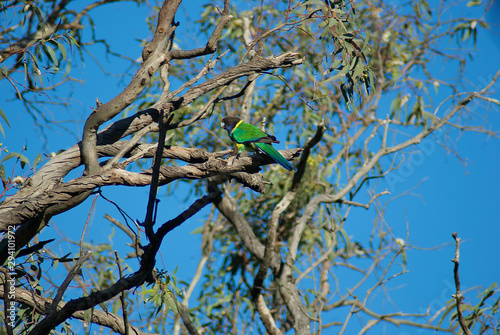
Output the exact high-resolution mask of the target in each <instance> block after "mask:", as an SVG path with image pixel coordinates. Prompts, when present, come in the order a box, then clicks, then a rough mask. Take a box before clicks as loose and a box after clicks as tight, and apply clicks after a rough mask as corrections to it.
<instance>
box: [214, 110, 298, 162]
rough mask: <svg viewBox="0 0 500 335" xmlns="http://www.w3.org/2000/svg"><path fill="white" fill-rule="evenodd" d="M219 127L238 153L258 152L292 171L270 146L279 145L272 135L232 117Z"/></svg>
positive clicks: (223, 121)
mask: <svg viewBox="0 0 500 335" xmlns="http://www.w3.org/2000/svg"><path fill="white" fill-rule="evenodd" d="M220 126H221V127H222V128H224V129H226V130H227V132H228V134H229V137H230V138H231V140H232V141H233V142H234V143H236V146H237V147H238V151H239V152H242V151H251V152H256V151H257V152H259V151H260V152H262V153H263V154H265V155H266V156H268V157H269V158H271V159H272V160H273V161H275V162H276V163H278V164H279V165H281V166H282V167H284V168H285V169H287V170H288V171H292V170H293V166H292V164H290V163H289V162H288V161H287V160H286V158H285V157H283V156H281V154H280V153H279V152H278V151H277V150H276V149H274V148H273V146H272V145H271V143H280V142H279V141H278V140H276V137H274V136H273V135H269V134H266V133H265V132H263V131H262V130H260V129H259V128H257V127H255V126H252V125H251V124H249V123H246V122H244V121H242V120H241V119H239V118H237V117H234V116H228V117H225V118H223V119H222V122H221V125H220Z"/></svg>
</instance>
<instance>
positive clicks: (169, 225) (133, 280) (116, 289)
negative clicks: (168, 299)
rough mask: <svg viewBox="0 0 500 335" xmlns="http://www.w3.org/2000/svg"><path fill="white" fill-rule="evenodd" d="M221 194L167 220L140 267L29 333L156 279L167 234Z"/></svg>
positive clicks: (46, 331)
mask: <svg viewBox="0 0 500 335" xmlns="http://www.w3.org/2000/svg"><path fill="white" fill-rule="evenodd" d="M219 197H220V193H217V192H216V193H210V194H208V195H206V196H204V197H203V198H201V199H198V200H197V201H195V202H194V203H193V204H192V205H191V206H190V207H189V208H188V209H187V210H185V211H184V212H182V213H181V214H179V215H178V216H177V217H176V218H174V219H172V220H169V221H167V222H165V223H164V224H163V225H162V226H161V227H160V228H159V229H158V231H157V232H156V233H155V235H154V238H152V239H151V240H150V244H148V245H147V246H146V247H145V251H144V256H143V257H142V259H141V266H140V268H139V270H137V271H136V272H134V273H133V274H132V275H130V276H127V277H123V278H120V279H119V280H118V281H117V282H115V283H114V284H112V285H111V286H110V287H108V288H107V289H104V290H101V291H96V292H92V293H91V294H89V295H88V296H85V297H81V298H77V299H73V300H71V301H69V302H68V303H66V304H65V305H64V307H63V308H61V309H58V310H57V313H51V314H49V315H48V316H47V317H46V318H45V319H43V320H42V321H41V322H40V323H38V324H37V325H36V326H35V327H34V328H33V329H32V330H31V332H30V333H29V334H30V335H38V334H44V335H45V334H49V333H50V331H51V330H52V329H54V328H55V327H57V326H58V325H59V324H61V323H62V322H64V321H65V320H67V319H68V318H70V317H71V316H72V315H73V313H75V312H77V311H84V310H88V309H90V308H93V307H95V306H96V305H98V304H100V303H103V302H105V301H108V300H110V299H112V298H114V297H116V296H117V295H119V294H120V293H121V292H124V291H126V290H129V289H131V288H134V287H137V286H139V285H142V284H143V283H144V282H145V281H147V280H150V279H152V278H151V276H152V270H153V268H154V265H155V263H156V261H155V258H156V254H157V253H158V250H159V249H160V245H161V243H162V241H163V238H164V237H165V235H166V234H168V233H169V232H170V231H172V230H173V229H174V228H176V227H178V226H179V225H181V224H182V223H184V222H185V221H186V220H187V219H189V218H190V217H192V216H193V215H194V214H196V213H197V212H199V211H200V210H201V209H202V208H203V207H205V206H206V205H208V204H210V203H211V202H213V201H214V200H215V199H217V198H219Z"/></svg>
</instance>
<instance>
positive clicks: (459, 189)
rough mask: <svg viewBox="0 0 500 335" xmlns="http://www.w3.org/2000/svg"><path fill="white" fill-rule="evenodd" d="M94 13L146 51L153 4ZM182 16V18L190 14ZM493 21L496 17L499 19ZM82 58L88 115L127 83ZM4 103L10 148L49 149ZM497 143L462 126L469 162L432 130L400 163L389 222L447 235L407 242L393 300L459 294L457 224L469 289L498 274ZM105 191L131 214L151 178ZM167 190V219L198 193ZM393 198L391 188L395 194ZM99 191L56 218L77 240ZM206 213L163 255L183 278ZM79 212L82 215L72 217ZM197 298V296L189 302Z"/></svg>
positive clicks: (96, 228)
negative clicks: (415, 153)
mask: <svg viewBox="0 0 500 335" xmlns="http://www.w3.org/2000/svg"><path fill="white" fill-rule="evenodd" d="M195 4H196V2H195V1H186V2H184V5H183V7H184V9H185V11H186V12H188V13H190V15H196V5H195ZM495 6H496V8H495V9H494V10H493V12H492V13H491V14H489V16H488V21H489V23H490V25H493V27H494V29H493V31H492V32H484V31H481V32H480V34H479V38H478V44H477V53H476V54H475V58H474V60H473V61H470V62H469V67H468V71H467V75H468V78H469V81H470V84H471V88H470V89H472V87H473V85H474V86H476V87H481V85H482V84H483V83H484V82H485V81H487V80H489V79H490V78H491V77H492V75H493V74H494V73H495V72H496V71H497V70H498V69H500V62H498V60H499V59H500V45H499V43H500V37H499V35H498V31H499V29H498V28H497V27H498V24H499V23H500V22H499V17H500V15H499V14H500V11H499V10H498V7H499V6H498V5H495ZM110 7H113V13H114V14H113V15H112V16H110V15H109V14H108V12H107V10H109V8H110ZM467 10H469V9H467ZM96 14H97V15H93V17H94V20H95V23H96V27H97V37H98V38H106V39H108V41H109V43H110V45H111V47H112V49H113V50H114V51H116V52H118V53H124V54H125V55H126V56H128V57H131V58H134V59H135V58H139V57H140V53H141V50H142V48H141V47H140V46H139V45H138V43H137V42H136V41H135V39H140V38H144V37H146V36H148V34H149V32H148V31H147V29H146V27H145V23H144V18H145V17H146V15H147V14H148V11H147V10H145V9H140V10H138V9H137V7H136V6H135V5H132V4H127V3H120V4H111V5H108V6H106V7H104V8H103V9H102V10H98V11H97V13H96ZM179 20H180V21H181V23H182V19H181V18H179ZM495 20H496V21H495ZM124 23H126V24H124ZM495 24H496V25H497V26H494V25H495ZM117 26H119V27H120V29H119V30H116V27H117ZM181 27H182V25H181ZM178 36H179V35H178ZM95 52H96V56H97V57H99V56H101V55H103V48H100V47H98V48H96V51H95ZM103 65H104V66H105V67H106V68H107V69H108V70H109V71H110V72H111V73H120V72H122V71H124V70H125V65H124V63H123V62H120V61H117V60H113V63H111V64H110V63H106V62H104V63H103ZM78 67H79V68H78V71H81V73H82V74H84V78H85V84H84V85H83V86H78V85H77V86H76V90H75V93H74V95H73V97H72V99H73V100H74V101H75V102H76V101H78V102H79V103H78V104H75V105H74V106H75V109H74V115H76V117H77V118H78V119H79V120H81V121H83V120H84V119H85V117H86V116H87V115H88V114H89V113H90V111H91V107H93V106H94V105H95V99H96V97H98V98H99V99H100V101H103V102H105V101H108V100H109V99H110V98H112V97H114V96H115V95H116V94H117V93H118V92H119V91H120V90H121V89H122V88H123V82H118V81H117V79H116V78H115V77H113V76H109V75H105V74H103V73H102V71H101V70H100V69H99V67H98V66H97V65H96V64H95V63H94V62H93V61H92V60H88V61H87V63H86V64H85V65H79V66H78ZM452 76H453V74H450V77H452ZM6 85H7V84H6V83H5V82H4V83H3V86H0V90H1V91H3V90H5V89H6ZM495 90H496V91H497V92H498V91H500V85H499V84H497V85H496V86H495ZM496 98H499V96H498V95H497V96H496ZM48 108H49V109H50V112H52V113H54V115H55V116H56V117H59V116H62V115H64V114H65V113H66V112H65V111H63V110H52V109H51V108H52V107H50V106H49V107H48ZM2 109H3V110H4V112H5V113H6V114H7V116H8V118H9V121H10V123H11V128H6V129H5V132H6V139H3V142H4V145H7V146H8V147H9V149H10V150H12V151H20V150H21V147H22V146H23V145H25V144H26V143H27V144H28V151H27V152H26V153H25V155H26V156H27V157H28V158H30V160H33V159H34V157H35V156H36V154H37V153H38V152H39V151H41V150H42V149H43V147H42V144H43V143H42V142H43V141H42V139H40V137H39V136H37V135H36V134H35V133H34V125H33V120H32V118H31V117H30V116H29V115H28V114H27V113H26V112H25V111H24V110H23V108H22V106H20V104H18V103H16V102H9V103H5V102H2ZM491 111H492V112H491V113H490V118H489V119H490V121H491V122H492V124H493V126H494V127H493V128H494V129H500V115H499V113H498V108H496V109H495V108H493V109H492V110H491ZM478 112H479V113H481V112H482V111H481V110H478ZM68 127H70V129H71V130H72V131H75V132H76V133H77V134H78V136H80V135H81V130H82V127H83V124H69V125H68ZM19 129H24V130H25V131H19ZM216 131H219V130H216ZM74 142H75V138H74V137H73V136H72V135H69V134H67V133H64V132H60V133H48V140H47V142H46V144H47V146H46V148H45V149H46V151H47V152H51V151H53V152H57V151H58V150H59V149H61V148H67V147H69V146H70V145H71V144H73V143H74ZM499 144H500V143H499V141H498V139H494V138H488V137H487V136H485V135H482V134H475V133H471V134H464V135H463V137H462V138H461V139H460V140H459V141H458V142H457V146H456V150H457V151H458V152H460V155H461V157H463V158H466V159H467V164H466V166H464V165H463V164H461V163H460V162H459V161H458V160H457V158H455V157H454V156H453V155H451V154H448V153H447V152H445V151H444V150H443V149H442V148H441V146H440V145H439V144H438V143H437V142H436V141H434V140H432V139H430V140H427V143H426V147H425V148H426V150H425V151H423V153H422V154H421V155H420V156H419V157H420V158H421V159H420V160H417V161H414V162H412V163H405V164H403V166H402V169H400V170H398V171H395V172H392V173H394V174H396V175H394V176H393V177H395V179H392V180H398V182H397V183H392V184H389V185H387V187H388V188H389V190H390V191H391V193H392V195H393V196H396V195H398V194H401V193H403V192H406V191H408V190H410V192H411V194H408V195H405V196H403V197H399V198H396V199H394V200H393V201H391V202H389V203H388V205H387V209H386V213H387V214H386V216H385V220H386V221H387V223H388V224H389V225H390V226H391V228H392V230H393V233H394V234H395V235H396V236H400V237H402V238H406V233H407V222H408V223H409V243H410V244H412V245H414V246H417V247H421V248H429V247H434V246H436V245H443V244H446V243H449V244H447V245H445V246H444V247H442V248H439V249H437V250H411V251H409V252H408V270H410V272H409V273H408V274H406V275H405V276H403V277H400V278H399V279H398V280H396V281H394V284H393V285H394V287H399V289H400V291H399V292H393V294H392V298H393V299H394V300H395V303H396V304H397V305H398V306H399V307H401V309H402V310H404V311H405V312H423V311H425V310H426V309H427V306H429V305H431V307H432V311H434V312H435V311H436V310H437V309H438V308H440V307H442V306H443V305H444V303H445V302H446V301H447V300H448V299H451V294H452V293H453V292H452V290H453V289H454V287H453V284H452V283H453V277H452V265H453V264H452V262H451V261H450V260H451V259H452V258H453V256H454V244H453V239H452V237H451V233H452V232H454V231H457V232H458V234H459V236H460V237H462V238H463V243H462V247H461V280H462V285H463V286H462V287H463V289H466V288H469V287H472V286H476V285H482V286H486V287H487V286H489V284H490V283H492V282H493V281H498V280H499V279H500V270H499V267H498V263H499V255H500V243H498V240H499V238H500V206H499V200H500V197H499V195H498V190H499V189H500V178H498V172H499V171H500V145H499ZM103 191H104V194H105V195H106V196H107V197H108V198H111V199H113V200H114V201H116V202H117V203H119V204H120V205H121V206H123V207H126V208H127V210H128V213H129V214H130V215H131V216H132V217H134V218H137V219H139V220H142V219H143V218H144V214H145V213H144V212H145V205H146V203H147V194H148V189H147V188H133V189H132V188H131V189H128V190H126V191H124V190H123V188H118V187H109V188H105V189H104V190H103ZM164 194H165V191H162V190H160V192H159V197H160V199H161V202H160V207H159V209H160V211H159V213H158V217H159V218H160V219H159V221H160V222H164V221H166V220H168V219H171V218H173V217H174V216H175V215H177V214H178V213H179V212H180V211H182V210H184V209H186V208H187V207H188V206H189V205H190V203H191V201H188V202H184V200H185V198H186V194H182V193H176V195H175V196H173V197H171V198H169V199H166V198H165V197H164ZM392 198H393V197H392V196H391V197H388V198H387V200H389V199H392ZM91 200H92V199H89V200H87V201H86V202H85V203H84V204H83V205H81V206H80V207H78V208H77V209H74V210H72V211H70V212H68V213H65V214H63V215H60V216H58V217H56V218H55V219H54V222H55V224H56V225H57V226H58V227H59V229H60V230H62V231H64V233H65V234H67V235H69V236H70V237H72V238H73V239H77V240H78V239H79V237H80V234H81V227H82V226H83V223H84V222H85V219H86V217H87V214H88V212H89V208H90V205H91ZM105 213H109V214H110V215H112V216H114V217H116V218H120V217H119V214H118V212H117V211H116V210H114V209H113V208H110V206H108V204H107V203H105V202H104V201H103V200H102V199H99V201H98V202H97V208H96V212H95V215H94V218H93V222H92V226H91V234H90V236H91V238H92V239H94V240H101V239H102V238H101V237H100V236H99V235H100V234H101V233H102V234H103V236H107V235H109V232H110V227H109V225H108V222H107V220H105V219H103V215H104V214H105ZM204 213H207V211H206V210H205V211H204V212H202V213H200V214H198V215H196V216H194V217H193V218H191V219H190V220H189V221H188V222H187V223H185V224H184V225H182V226H181V227H180V228H178V229H176V230H174V232H172V233H171V234H169V235H168V236H167V238H166V240H165V243H164V245H163V247H162V249H161V253H162V258H161V259H158V260H157V266H158V267H159V268H163V267H164V269H165V270H167V271H169V272H172V271H173V270H174V269H175V268H176V267H178V272H177V277H178V279H182V280H185V281H188V282H189V281H190V279H191V278H192V276H193V274H194V271H195V267H196V264H197V263H196V262H197V259H198V258H199V256H200V248H199V247H200V238H199V236H198V235H191V234H189V233H190V232H191V231H193V230H194V229H195V228H197V227H199V226H200V225H201V224H202V222H203V219H204V217H205V216H204V215H203V214H204ZM374 214H375V212H374V210H373V209H372V210H369V211H362V210H356V211H354V212H353V213H352V214H351V216H350V217H349V224H352V225H356V229H353V230H351V232H350V233H351V234H355V236H356V237H359V238H360V237H361V236H363V235H368V234H369V232H370V231H371V229H372V228H371V227H372V221H373V218H374ZM73 222H74V224H70V223H73ZM119 236H120V234H119V232H117V236H116V237H115V238H113V242H112V243H113V244H114V245H113V248H116V249H119V250H125V251H127V252H128V251H130V250H128V249H126V248H123V246H122V245H121V244H122V241H123V239H121V238H119ZM52 237H57V234H56V233H55V232H54V230H52V229H51V228H48V229H46V231H45V232H44V234H43V238H52ZM105 239H106V238H104V240H105ZM346 286H347V285H346ZM193 303H194V301H193V300H192V302H191V305H192V304H193ZM446 324H447V323H446ZM398 333H400V334H405V330H404V329H401V330H398ZM425 333H426V332H423V333H422V334H425ZM429 333H431V332H429Z"/></svg>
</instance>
